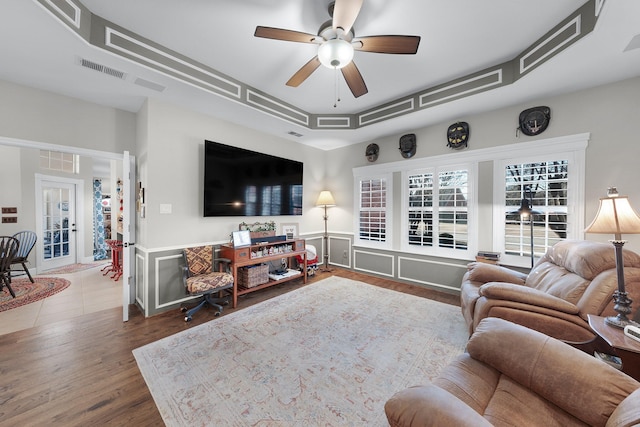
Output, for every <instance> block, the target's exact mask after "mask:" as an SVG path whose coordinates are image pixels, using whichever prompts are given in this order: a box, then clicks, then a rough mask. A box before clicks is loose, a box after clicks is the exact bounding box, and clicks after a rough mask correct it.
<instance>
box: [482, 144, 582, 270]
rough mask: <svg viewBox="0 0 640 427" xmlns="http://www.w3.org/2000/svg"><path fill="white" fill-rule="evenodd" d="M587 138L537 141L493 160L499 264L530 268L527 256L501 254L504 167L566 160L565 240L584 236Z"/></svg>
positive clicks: (502, 243)
mask: <svg viewBox="0 0 640 427" xmlns="http://www.w3.org/2000/svg"><path fill="white" fill-rule="evenodd" d="M588 141H589V134H579V135H572V136H568V137H560V138H551V139H546V140H538V141H534V142H531V143H527V144H526V145H525V144H523V145H522V146H521V147H519V149H518V150H517V153H514V152H508V153H505V154H508V155H510V156H509V157H504V158H501V159H497V160H495V162H494V165H493V184H494V187H493V215H492V216H493V233H494V235H493V250H494V251H497V252H500V253H501V254H502V255H501V259H500V261H501V263H503V264H507V265H512V266H518V267H527V268H528V267H530V266H531V258H530V256H529V255H526V256H519V255H507V254H506V253H505V244H504V236H505V216H504V200H505V195H506V188H505V187H506V186H505V167H506V166H507V165H512V164H519V163H537V162H544V161H552V160H567V161H568V166H567V178H568V182H567V197H568V200H567V222H568V224H567V230H566V232H567V237H566V239H581V238H583V236H584V233H583V230H584V209H583V206H584V193H585V159H586V148H587V145H588Z"/></svg>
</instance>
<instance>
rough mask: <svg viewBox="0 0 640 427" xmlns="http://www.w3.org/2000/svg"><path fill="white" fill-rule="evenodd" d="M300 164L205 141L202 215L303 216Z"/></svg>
mask: <svg viewBox="0 0 640 427" xmlns="http://www.w3.org/2000/svg"><path fill="white" fill-rule="evenodd" d="M302 170H303V164H302V162H298V161H295V160H289V159H283V158H281V157H276V156H272V155H269V154H263V153H258V152H256V151H251V150H246V149H244V148H238V147H232V146H230V145H225V144H221V143H219V142H213V141H207V140H205V142H204V216H277V215H302Z"/></svg>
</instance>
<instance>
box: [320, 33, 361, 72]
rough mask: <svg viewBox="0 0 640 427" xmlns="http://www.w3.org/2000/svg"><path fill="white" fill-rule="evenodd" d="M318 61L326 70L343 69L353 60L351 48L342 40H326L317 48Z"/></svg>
mask: <svg viewBox="0 0 640 427" xmlns="http://www.w3.org/2000/svg"><path fill="white" fill-rule="evenodd" d="M318 59H319V60H320V63H321V64H322V65H324V66H325V67H327V68H343V67H345V66H346V65H347V64H348V63H349V62H351V60H352V59H353V46H352V45H351V43H349V42H348V41H346V40H342V39H331V40H327V41H326V42H324V43H322V44H321V45H320V47H319V48H318Z"/></svg>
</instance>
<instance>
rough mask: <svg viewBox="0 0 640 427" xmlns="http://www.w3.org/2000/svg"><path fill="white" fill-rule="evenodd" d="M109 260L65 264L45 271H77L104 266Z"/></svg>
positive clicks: (58, 272) (51, 272)
mask: <svg viewBox="0 0 640 427" xmlns="http://www.w3.org/2000/svg"><path fill="white" fill-rule="evenodd" d="M110 263H111V262H110V261H96V262H90V263H87V264H71V265H65V266H64V267H60V268H56V269H53V270H48V271H46V274H69V273H77V272H78V271H84V270H88V269H90V268H95V267H100V266H105V265H107V264H110Z"/></svg>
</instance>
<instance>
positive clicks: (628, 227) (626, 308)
mask: <svg viewBox="0 0 640 427" xmlns="http://www.w3.org/2000/svg"><path fill="white" fill-rule="evenodd" d="M584 231H585V232H586V233H598V234H613V235H614V239H613V240H609V241H610V242H611V243H613V246H614V248H615V251H616V273H617V276H618V289H617V290H616V291H615V292H614V294H613V301H614V302H615V305H614V306H613V309H614V310H615V311H616V312H617V313H618V315H617V316H609V317H607V318H606V319H605V323H607V324H608V325H611V326H615V327H617V328H624V327H625V326H626V325H634V326H640V325H638V323H636V322H634V321H633V320H630V319H629V318H628V317H627V315H629V314H631V303H632V301H631V299H630V298H629V297H628V296H627V292H626V290H625V287H624V259H623V256H622V247H623V246H624V244H625V243H626V241H625V240H622V233H624V234H640V216H638V213H637V212H636V211H634V210H633V208H632V207H631V205H630V204H629V199H628V198H627V196H618V190H617V189H616V188H615V187H611V188H609V190H608V191H607V197H603V198H601V199H600V206H599V207H598V213H597V214H596V217H595V218H594V220H593V222H592V223H591V224H589V226H588V227H587V228H586V229H585V230H584Z"/></svg>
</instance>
